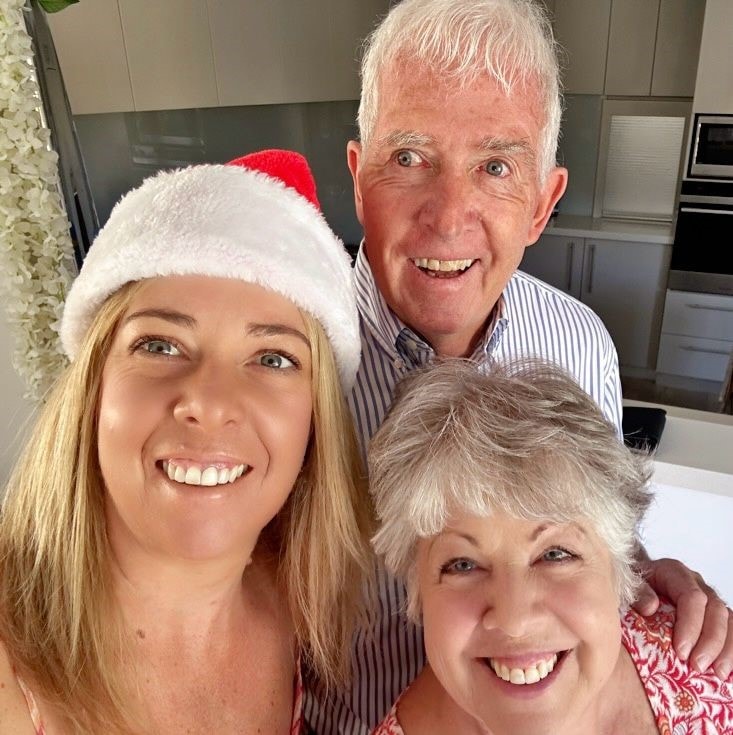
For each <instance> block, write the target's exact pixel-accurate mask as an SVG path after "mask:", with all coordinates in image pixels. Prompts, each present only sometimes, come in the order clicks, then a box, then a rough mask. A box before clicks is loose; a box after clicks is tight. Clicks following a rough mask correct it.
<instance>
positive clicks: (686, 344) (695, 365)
mask: <svg viewBox="0 0 733 735" xmlns="http://www.w3.org/2000/svg"><path fill="white" fill-rule="evenodd" d="M731 350H733V341H731V342H724V341H722V340H714V339H700V338H699V337H685V336H683V335H678V334H663V335H662V338H661V340H660V341H659V359H658V360H657V372H658V373H667V374H668V375H684V376H686V377H689V378H701V379H703V380H716V381H718V382H721V381H722V380H723V378H724V377H725V371H726V368H727V367H728V360H730V355H731Z"/></svg>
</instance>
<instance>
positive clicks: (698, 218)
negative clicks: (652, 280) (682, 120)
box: [669, 115, 733, 295]
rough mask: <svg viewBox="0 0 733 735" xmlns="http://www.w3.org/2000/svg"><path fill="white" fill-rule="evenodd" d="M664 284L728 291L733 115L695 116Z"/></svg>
mask: <svg viewBox="0 0 733 735" xmlns="http://www.w3.org/2000/svg"><path fill="white" fill-rule="evenodd" d="M669 288H671V289H674V290H678V291H697V292H702V293H718V294H728V295H731V294H733V115H695V123H694V128H693V135H692V139H691V143H690V155H689V159H688V165H687V175H686V176H685V177H684V179H683V180H682V189H681V191H680V201H679V206H678V209H677V226H676V228H675V235H674V247H673V249H672V262H671V264H670V274H669Z"/></svg>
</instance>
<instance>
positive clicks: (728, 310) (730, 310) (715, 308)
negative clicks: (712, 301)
mask: <svg viewBox="0 0 733 735" xmlns="http://www.w3.org/2000/svg"><path fill="white" fill-rule="evenodd" d="M685 306H686V307H687V308H688V309H704V310H705V311H724V312H726V313H728V314H733V306H705V304H685Z"/></svg>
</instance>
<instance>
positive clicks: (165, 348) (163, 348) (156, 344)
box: [133, 337, 181, 357]
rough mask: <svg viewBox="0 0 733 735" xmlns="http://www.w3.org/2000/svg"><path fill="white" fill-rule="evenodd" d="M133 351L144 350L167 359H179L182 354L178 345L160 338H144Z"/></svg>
mask: <svg viewBox="0 0 733 735" xmlns="http://www.w3.org/2000/svg"><path fill="white" fill-rule="evenodd" d="M133 350H142V351H143V352H148V353H150V354H152V355H165V356H166V357H178V356H179V355H180V354H181V351H180V350H179V349H178V347H176V345H174V344H173V343H172V342H169V341H168V340H167V339H161V338H160V337H142V338H141V339H139V340H138V341H137V342H136V343H135V344H134V345H133Z"/></svg>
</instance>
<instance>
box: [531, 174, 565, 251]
mask: <svg viewBox="0 0 733 735" xmlns="http://www.w3.org/2000/svg"><path fill="white" fill-rule="evenodd" d="M567 185H568V170H567V169H566V168H563V167H562V166H555V168H553V169H552V171H550V173H549V174H548V175H547V178H546V179H545V182H544V184H542V186H541V187H540V193H539V196H538V197H537V206H536V207H535V211H534V215H533V216H532V223H531V226H530V230H529V233H528V239H527V243H528V244H529V245H533V244H534V243H536V242H537V240H538V239H539V236H540V235H541V234H542V230H544V229H545V225H546V224H547V220H548V219H550V215H551V214H552V210H553V209H554V208H555V205H556V204H557V202H558V201H559V200H560V197H561V196H562V195H563V194H564V193H565V189H566V187H567Z"/></svg>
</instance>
